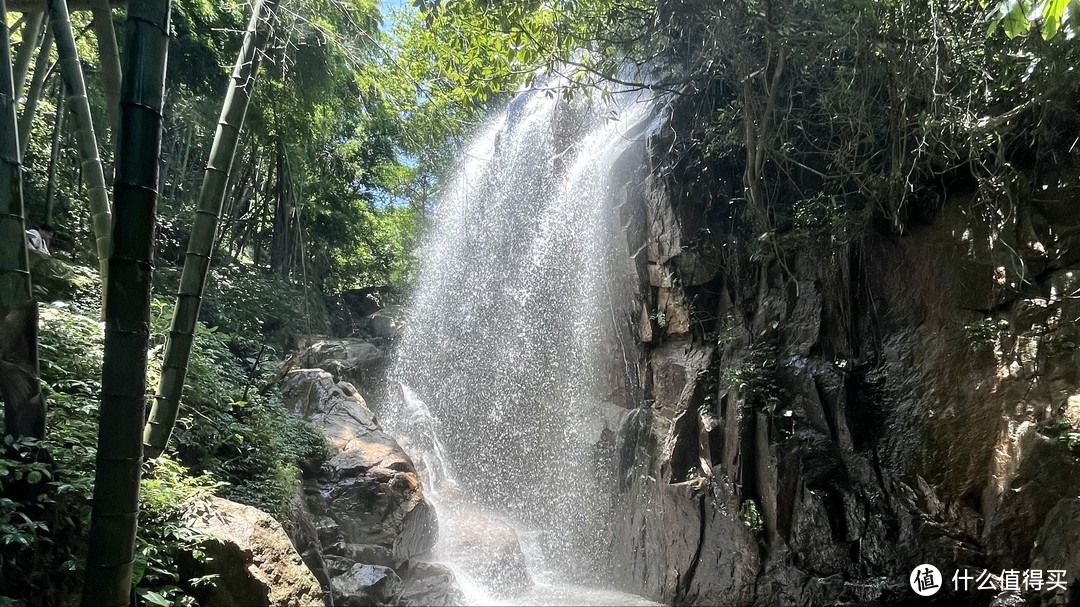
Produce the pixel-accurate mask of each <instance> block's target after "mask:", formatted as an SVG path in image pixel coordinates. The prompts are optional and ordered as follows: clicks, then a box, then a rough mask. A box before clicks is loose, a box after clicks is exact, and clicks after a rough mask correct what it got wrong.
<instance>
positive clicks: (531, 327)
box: [383, 91, 651, 603]
mask: <svg viewBox="0 0 1080 607" xmlns="http://www.w3.org/2000/svg"><path fill="white" fill-rule="evenodd" d="M598 97H599V96H598ZM605 97H607V96H606V95H605ZM650 107H651V106H650V103H649V101H648V99H647V98H646V97H645V95H643V94H640V93H634V94H629V93H621V94H615V95H611V96H610V98H608V99H606V100H601V99H599V98H597V99H593V100H587V99H577V100H575V101H572V102H567V101H565V100H563V99H562V97H561V95H553V94H551V92H547V93H545V92H543V91H533V92H527V93H523V94H520V95H519V96H518V97H517V98H516V99H515V100H514V101H513V102H512V103H511V104H510V106H509V108H508V109H507V110H506V111H505V112H503V113H502V114H500V115H498V116H496V117H494V118H492V119H491V120H490V122H489V123H488V125H487V127H486V129H485V130H484V132H483V133H482V134H481V135H480V136H479V137H477V138H476V139H475V141H474V142H473V144H472V145H471V146H470V147H469V148H468V150H467V151H466V152H465V153H464V154H463V156H462V158H461V160H460V163H459V166H458V168H457V170H456V174H455V175H454V179H453V181H452V182H451V183H450V184H449V187H448V188H447V189H446V191H445V192H444V194H443V196H442V198H441V200H440V202H439V205H438V208H437V210H436V216H435V222H434V226H433V229H432V233H431V234H430V237H429V241H428V243H427V244H426V248H425V249H424V252H423V255H422V259H423V265H422V268H421V271H420V275H419V281H418V285H417V290H416V292H415V294H414V296H413V299H412V303H411V308H410V313H409V321H408V325H407V327H408V328H407V330H406V332H405V334H404V336H403V337H402V340H401V343H400V346H399V351H398V360H397V363H396V365H395V368H394V370H393V376H394V378H395V379H396V380H398V381H399V382H400V383H401V385H402V393H401V398H400V399H399V402H397V403H396V405H394V406H392V407H391V408H390V409H389V410H388V411H387V412H385V413H384V414H383V417H384V420H385V422H386V424H387V425H388V427H389V428H390V429H391V430H392V431H394V432H395V433H397V434H399V435H400V436H403V437H404V438H403V441H404V442H405V443H406V445H407V449H408V450H409V451H410V453H411V454H412V455H413V457H414V459H416V460H417V463H418V465H419V467H420V470H421V474H422V476H424V482H425V485H426V487H427V491H428V493H429V494H430V495H431V496H432V499H433V501H434V502H435V505H436V508H437V509H438V511H439V516H440V520H441V527H442V528H443V529H444V530H445V529H447V527H448V526H450V527H452V526H453V525H454V524H458V525H469V524H473V523H471V522H469V521H472V520H474V519H471V518H467V517H470V516H474V515H475V513H476V512H482V513H484V514H485V516H496V517H498V518H499V519H501V520H503V521H506V522H507V523H509V524H510V525H511V526H512V527H513V528H514V529H516V530H517V533H518V536H519V537H520V539H521V540H522V544H523V546H524V549H525V556H526V558H527V560H528V566H529V568H530V569H531V573H532V576H533V579H535V580H536V582H537V587H540V588H543V589H546V590H544V591H543V592H541V593H540V594H539V595H536V594H534V595H533V598H531V599H530V598H529V597H528V596H517V597H516V598H515V597H509V598H508V599H507V600H510V601H512V602H523V601H525V602H527V601H529V600H535V601H538V602H555V601H565V602H568V603H582V602H584V601H586V600H588V597H587V596H586V595H585V594H584V592H585V591H583V590H581V585H588V586H598V585H604V584H605V582H606V579H607V571H608V569H609V567H610V563H609V562H608V559H607V547H606V542H607V541H608V539H607V538H608V537H609V536H608V535H607V534H606V531H605V521H606V520H608V519H609V518H610V514H611V513H610V510H611V496H610V495H609V494H608V486H609V484H610V483H609V482H608V481H607V480H606V479H607V477H608V475H610V470H609V469H610V461H609V458H608V457H607V456H605V455H604V450H603V449H600V448H599V447H598V443H599V441H600V435H601V432H602V431H603V429H604V427H605V426H604V424H605V416H606V414H609V413H610V410H611V408H612V407H614V406H615V405H614V404H612V403H611V402H608V401H609V400H610V395H611V393H612V386H611V385H609V384H610V377H609V376H610V369H611V368H612V361H613V357H620V356H621V355H619V354H618V353H617V352H616V351H614V349H613V347H612V345H611V344H612V343H613V336H612V335H611V332H612V324H613V323H612V319H613V317H614V316H615V314H614V310H615V309H616V308H618V306H619V305H621V304H620V303H619V302H618V301H614V300H615V299H617V297H616V296H614V295H613V294H612V293H613V288H612V285H611V282H612V276H618V275H619V274H618V273H617V272H613V271H612V269H611V268H610V267H609V266H610V264H611V260H612V258H613V257H614V256H613V255H612V251H614V250H615V249H613V248H612V247H614V246H615V243H616V240H615V238H616V234H617V233H618V232H617V230H618V222H617V219H616V216H617V214H616V213H615V212H613V206H612V205H613V202H612V201H613V199H614V198H613V195H614V193H615V192H616V191H617V190H618V188H619V187H625V184H620V183H615V182H614V181H615V180H614V178H613V177H612V175H613V170H612V169H613V166H614V163H615V162H616V161H617V159H618V158H619V157H620V154H621V153H622V152H623V151H624V150H626V149H627V147H628V146H629V145H631V144H632V142H633V141H634V140H635V138H640V137H641V132H642V131H643V129H644V127H645V126H646V124H647V122H648V120H649V118H650V115H651V114H650ZM639 160H640V159H639ZM623 246H625V245H623ZM623 259H624V261H625V255H623ZM620 360H621V358H620ZM481 520H490V519H481ZM442 541H443V540H440V542H442ZM476 557H477V558H483V557H484V555H483V554H480V555H476ZM455 558H459V559H460V558H462V557H461V556H460V555H457V556H456V557H455ZM453 564H454V563H453V562H452V563H451V565H453ZM459 575H460V573H459ZM464 577H465V578H468V577H469V575H468V573H467V572H466V574H465V576H464ZM552 580H558V581H559V582H560V583H563V584H574V585H575V586H552V585H551V581H552ZM464 582H465V585H466V586H468V588H467V590H469V589H471V590H473V593H472V594H473V595H474V597H473V598H474V599H476V600H483V601H490V600H493V598H498V597H500V596H501V593H500V590H501V589H500V588H499V587H497V586H498V585H499V582H498V581H497V580H493V579H473V580H469V579H465V580H464ZM613 596H615V595H609V594H604V595H599V597H600V598H597V599H596V600H597V601H599V602H601V603H610V602H612V601H620V600H622V601H625V600H627V599H628V598H636V597H628V596H627V597H624V598H612V597H613Z"/></svg>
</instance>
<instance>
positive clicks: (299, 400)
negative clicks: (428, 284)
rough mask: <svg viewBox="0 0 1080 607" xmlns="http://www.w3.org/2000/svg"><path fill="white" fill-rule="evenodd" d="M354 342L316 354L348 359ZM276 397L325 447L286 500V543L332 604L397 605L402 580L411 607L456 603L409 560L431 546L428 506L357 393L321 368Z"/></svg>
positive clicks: (452, 587)
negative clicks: (320, 435)
mask: <svg viewBox="0 0 1080 607" xmlns="http://www.w3.org/2000/svg"><path fill="white" fill-rule="evenodd" d="M338 343H339V344H340V342H338ZM354 345H355V344H354ZM354 345H346V346H342V347H340V348H339V347H337V346H333V347H329V346H327V347H323V348H322V349H321V352H322V353H323V354H328V355H330V356H334V355H335V353H340V354H341V355H342V356H343V358H339V359H334V360H341V361H345V362H346V363H347V362H349V361H350V359H349V358H347V356H348V354H347V352H349V351H352V352H354V353H358V354H361V355H363V354H364V352H366V351H368V348H366V347H363V346H359V347H354ZM282 394H283V396H284V401H285V405H286V406H287V407H288V408H289V410H290V411H291V412H292V413H293V414H295V415H297V416H299V417H302V418H303V419H305V420H307V421H308V422H310V423H312V424H313V425H315V426H316V427H318V428H321V429H322V430H323V432H324V433H325V435H326V438H327V441H328V442H329V443H330V446H331V448H332V451H333V453H334V454H333V456H332V457H331V458H330V459H329V461H327V462H326V463H325V464H324V465H323V466H322V468H321V470H319V471H317V472H314V473H308V474H305V477H304V481H303V484H302V487H301V489H300V495H298V496H297V498H296V499H294V500H293V502H294V503H293V505H292V515H293V517H294V519H295V520H296V525H294V538H293V539H294V541H295V542H296V545H297V546H298V547H300V549H301V552H302V554H303V557H304V559H305V561H306V562H307V563H308V564H309V565H310V566H311V567H312V569H313V570H314V571H315V574H316V575H317V576H318V578H319V579H320V580H322V581H323V583H324V585H326V586H328V587H329V588H330V591H331V594H332V596H333V601H334V604H335V605H339V606H340V605H384V604H398V603H399V602H400V601H399V596H400V595H401V593H402V592H403V591H404V589H405V588H406V585H405V583H404V582H403V581H402V580H403V579H406V580H408V589H409V593H410V596H412V597H414V598H413V599H412V600H413V603H412V604H421V603H423V604H430V603H442V604H457V603H456V602H455V601H456V600H457V599H455V598H454V597H456V596H458V595H459V594H460V590H458V589H457V586H456V582H455V581H454V578H453V576H452V574H451V575H449V576H446V575H443V574H445V573H447V572H441V571H436V570H433V569H424V568H423V567H421V568H419V569H417V568H416V567H414V566H411V565H410V564H409V563H410V562H412V559H414V558H415V557H417V556H421V555H423V554H426V553H428V552H430V550H431V549H432V547H433V546H434V545H435V541H436V539H437V538H438V523H437V521H436V518H435V511H434V509H433V508H432V506H431V504H430V503H429V502H428V501H427V499H426V498H425V497H424V494H423V491H422V489H421V486H420V480H419V477H418V476H417V472H416V467H415V466H414V465H413V462H412V460H411V459H409V457H408V456H407V455H406V454H405V452H404V451H403V450H402V448H401V446H400V445H399V444H398V443H397V441H395V440H394V439H393V437H391V436H390V435H388V434H387V433H385V432H384V431H383V430H382V428H381V427H380V425H379V421H378V419H377V418H376V416H375V414H374V413H372V412H371V410H370V409H368V408H367V406H366V404H365V402H364V398H363V397H362V396H361V395H360V394H359V393H358V392H357V391H356V389H355V388H354V387H353V386H352V384H350V383H348V382H345V381H340V382H337V381H335V379H334V377H333V376H331V374H330V373H329V372H328V371H326V370H323V369H298V370H295V371H292V372H290V373H288V374H287V375H286V376H285V378H284V381H283V382H282ZM406 571H408V572H410V573H405V572H406ZM399 572H400V573H399ZM440 597H442V598H440ZM443 598H445V601H443V600H442V599H443Z"/></svg>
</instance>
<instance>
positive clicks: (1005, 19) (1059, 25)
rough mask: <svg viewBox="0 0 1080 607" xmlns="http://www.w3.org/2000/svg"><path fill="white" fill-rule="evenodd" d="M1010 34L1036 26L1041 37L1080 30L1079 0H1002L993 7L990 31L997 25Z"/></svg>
mask: <svg viewBox="0 0 1080 607" xmlns="http://www.w3.org/2000/svg"><path fill="white" fill-rule="evenodd" d="M999 27H1000V28H1001V29H1002V31H1004V32H1005V35H1006V36H1008V37H1009V38H1016V37H1018V36H1024V35H1027V34H1028V33H1029V32H1032V31H1033V30H1036V31H1038V32H1039V34H1040V35H1041V37H1042V39H1043V40H1050V39H1052V38H1054V37H1055V36H1057V35H1058V34H1059V33H1063V34H1064V36H1065V37H1066V38H1068V39H1072V38H1075V37H1076V35H1077V33H1078V31H1080V2H1077V0H1039V1H1036V2H1032V0H1001V1H1000V2H998V3H997V6H995V7H994V9H993V12H992V16H991V20H990V31H989V34H990V35H993V34H994V33H995V31H997V29H998V28H999Z"/></svg>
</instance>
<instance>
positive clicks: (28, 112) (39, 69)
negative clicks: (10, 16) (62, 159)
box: [19, 29, 63, 156]
mask: <svg viewBox="0 0 1080 607" xmlns="http://www.w3.org/2000/svg"><path fill="white" fill-rule="evenodd" d="M52 47H53V34H52V30H51V29H50V30H49V31H47V32H45V39H44V40H43V41H42V42H41V50H40V51H38V56H37V61H35V62H34V79H33V80H32V81H31V82H30V88H29V89H28V90H27V91H26V103H24V104H23V112H22V116H20V117H19V151H20V152H21V153H22V155H23V156H25V155H26V150H27V146H28V145H29V144H30V132H31V131H32V130H33V126H34V114H35V113H36V112H37V106H38V101H39V100H40V99H41V91H43V90H44V89H45V80H46V79H47V78H48V76H49V72H51V71H52V65H51V64H50V63H49V60H50V59H51V57H50V56H51V55H52ZM61 90H63V89H62V88H61Z"/></svg>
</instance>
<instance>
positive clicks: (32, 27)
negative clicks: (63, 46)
mask: <svg viewBox="0 0 1080 607" xmlns="http://www.w3.org/2000/svg"><path fill="white" fill-rule="evenodd" d="M44 26H45V13H33V14H31V15H30V17H29V18H27V20H26V25H24V26H23V31H22V42H20V43H19V53H18V54H17V55H15V68H14V71H15V76H14V78H15V99H18V98H19V97H20V96H22V90H23V87H24V86H26V74H27V73H28V72H29V71H30V60H31V59H33V58H34V51H36V50H37V49H38V43H39V42H41V30H42V28H43V27H44Z"/></svg>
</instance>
